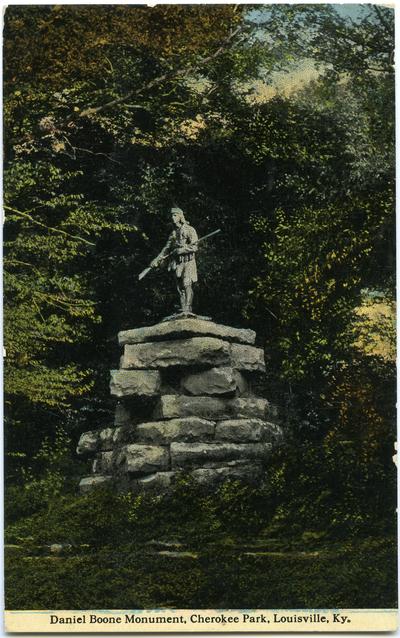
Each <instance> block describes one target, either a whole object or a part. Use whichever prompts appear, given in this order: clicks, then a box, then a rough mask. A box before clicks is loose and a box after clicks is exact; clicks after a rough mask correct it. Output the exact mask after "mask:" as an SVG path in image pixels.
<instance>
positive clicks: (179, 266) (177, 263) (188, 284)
mask: <svg viewBox="0 0 400 638" xmlns="http://www.w3.org/2000/svg"><path fill="white" fill-rule="evenodd" d="M171 216H172V223H173V224H174V226H175V229H174V230H173V231H172V233H171V234H170V236H169V238H168V241H167V243H166V244H165V246H164V248H163V249H162V251H161V252H160V254H159V255H157V257H156V258H155V259H153V261H152V262H151V267H152V268H155V267H157V266H158V265H159V264H160V262H161V260H162V259H163V257H164V256H165V255H169V254H170V253H172V254H171V256H170V257H169V258H168V270H172V271H173V272H174V275H175V280H176V286H177V289H178V293H179V300H180V304H181V312H183V313H185V314H189V313H191V312H192V305H193V284H194V283H196V282H197V266H196V258H195V253H196V252H197V240H198V237H197V233H196V231H195V229H194V228H193V226H190V224H189V223H188V222H187V221H186V219H185V216H184V214H183V211H182V210H181V209H180V208H171Z"/></svg>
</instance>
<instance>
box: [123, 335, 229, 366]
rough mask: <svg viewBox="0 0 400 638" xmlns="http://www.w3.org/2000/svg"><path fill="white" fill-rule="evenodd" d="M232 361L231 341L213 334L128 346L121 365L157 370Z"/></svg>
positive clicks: (219, 364) (224, 363)
mask: <svg viewBox="0 0 400 638" xmlns="http://www.w3.org/2000/svg"><path fill="white" fill-rule="evenodd" d="M229 362H230V344H229V343H227V342H226V341H222V340H221V339H215V338H213V337H193V338H191V339H180V340H177V341H163V342H156V343H138V344H135V345H129V344H128V345H126V346H125V350H124V355H123V356H122V357H121V368H124V369H128V370H129V369H136V370H141V369H150V370H151V369H154V368H169V367H171V366H174V367H175V366H184V367H186V366H199V367H200V366H223V365H229Z"/></svg>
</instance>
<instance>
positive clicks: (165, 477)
mask: <svg viewBox="0 0 400 638" xmlns="http://www.w3.org/2000/svg"><path fill="white" fill-rule="evenodd" d="M175 476H176V473H175V472H156V473H155V474H149V475H148V476H145V477H143V478H138V479H137V486H138V488H139V489H140V491H143V492H158V493H159V492H166V491H168V489H169V488H170V487H171V486H172V485H173V482H174V478H175Z"/></svg>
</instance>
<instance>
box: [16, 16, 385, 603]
mask: <svg viewBox="0 0 400 638" xmlns="http://www.w3.org/2000/svg"><path fill="white" fill-rule="evenodd" d="M393 13H394V12H393V10H392V9H389V8H386V7H383V6H376V5H364V6H361V5H359V6H358V8H357V10H355V9H354V7H353V9H352V12H351V11H350V10H348V11H347V12H346V10H345V9H343V8H342V9H338V8H337V7H336V6H335V5H265V6H262V5H256V6H254V7H252V6H250V5H157V6H156V7H153V8H147V7H144V6H118V5H110V6H106V5H103V6H90V5H79V6H69V5H54V6H50V5H42V6H16V5H15V6H11V7H8V9H7V11H6V14H5V31H4V127H5V163H4V209H5V255H4V286H5V308H4V316H5V347H6V358H5V412H6V416H5V436H6V486H7V499H6V500H7V503H6V523H7V530H6V538H7V539H8V542H9V543H11V544H14V545H18V546H20V547H21V548H22V551H24V552H27V553H28V554H29V552H32V551H34V550H33V548H34V547H36V548H37V547H38V546H41V544H43V543H50V544H51V543H52V542H55V543H56V542H58V543H72V544H73V545H74V546H78V545H79V546H80V545H84V544H85V543H88V544H89V545H91V546H94V547H97V548H99V547H100V549H99V551H102V552H104V551H106V549H107V547H106V549H104V537H106V536H107V535H108V534H109V533H111V532H112V535H113V538H114V541H113V542H117V541H118V542H119V543H120V544H121V546H124V547H125V545H124V543H125V544H126V543H127V542H128V541H129V542H134V540H132V539H139V538H140V539H141V540H143V539H146V538H152V536H151V534H155V533H158V534H159V537H163V536H165V535H167V536H168V534H169V535H171V534H173V530H175V532H176V529H177V527H178V526H179V527H180V529H182V530H183V531H185V529H186V532H185V534H186V536H188V535H190V534H192V533H193V530H194V529H196V530H198V534H195V535H194V536H193V538H194V540H195V541H196V543H197V545H196V546H197V547H203V545H204V544H205V545H206V546H207V543H208V542H209V541H210V539H211V538H219V539H222V541H223V539H225V540H226V536H227V535H228V536H232V538H234V539H236V540H237V538H240V539H242V538H243V537H246V538H247V537H252V538H256V537H257V535H258V534H260V533H262V534H263V535H264V537H265V538H268V539H272V540H271V541H270V542H271V543H272V544H273V543H274V542H276V537H277V536H278V537H280V538H281V537H285V538H287V539H291V540H287V541H285V542H287V543H288V547H292V545H293V544H294V545H293V547H294V548H298V547H299V546H300V545H299V543H300V544H301V546H302V547H304V546H309V545H310V543H311V545H312V543H315V544H316V545H317V546H318V543H322V542H324V543H325V542H331V543H333V545H332V547H334V548H335V547H336V545H335V543H339V542H346V543H350V546H351V543H353V542H354V543H359V542H360V543H361V545H360V546H359V547H361V549H360V551H362V548H364V549H365V555H363V556H364V559H363V560H369V558H370V551H369V548H370V547H376V548H379V551H378V550H377V554H376V555H377V556H378V555H380V554H379V552H383V553H384V548H390V547H391V545H390V542H389V541H388V539H390V538H391V537H392V535H393V534H394V513H395V485H396V484H395V466H394V464H393V462H392V456H393V454H394V440H395V398H394V388H395V360H394V328H393V322H394V320H393V313H394V300H395V282H394V258H395V246H394V167H395V162H394V67H393V46H394V44H393V39H394V35H393V29H394V26H393V22H394V16H393ZM309 68H312V73H310V74H309V73H308V70H307V69H309ZM282 78H283V79H285V78H286V86H285V88H284V89H282V90H279V89H278V88H277V86H278V84H279V82H282ZM172 205H174V206H180V207H181V208H182V209H183V210H184V211H185V213H186V214H187V217H188V219H189V220H190V223H192V224H193V225H194V226H195V228H196V229H197V230H198V233H199V235H203V234H206V233H207V232H210V231H212V230H214V229H216V228H221V229H222V231H223V232H222V233H221V234H220V235H219V236H218V239H215V241H213V242H210V243H208V244H207V245H206V246H204V248H202V250H201V252H200V253H199V255H200V256H199V260H198V262H199V278H200V283H199V285H198V288H197V291H196V298H195V311H196V312H198V313H199V314H207V315H210V316H211V317H212V318H213V319H214V320H215V321H218V322H221V323H226V324H229V325H233V326H247V327H250V328H253V329H255V330H256V331H257V334H258V338H259V342H260V345H262V346H264V347H265V352H266V356H267V361H268V365H267V375H266V379H265V383H264V388H263V390H264V392H265V395H266V396H268V397H269V398H271V399H272V400H273V402H274V403H276V404H277V405H278V407H279V410H280V413H281V415H282V418H283V420H284V423H285V424H286V425H285V435H286V445H285V446H284V447H282V448H281V449H280V450H279V451H277V452H276V454H275V457H274V459H273V461H272V463H271V467H270V469H269V470H268V473H267V476H266V479H265V483H264V484H263V485H262V486H260V489H259V490H256V491H251V490H249V489H247V490H246V489H244V488H243V486H240V485H236V486H235V485H233V486H232V485H229V484H228V485H227V486H225V487H224V488H223V489H221V490H220V492H219V493H218V494H217V495H215V496H214V501H213V500H212V498H211V497H209V496H207V495H204V494H201V493H199V491H198V488H196V487H195V486H193V485H191V484H190V483H188V482H187V481H186V480H185V478H184V477H183V478H182V485H181V486H180V488H179V489H178V492H177V494H176V495H173V496H171V497H170V498H172V499H175V501H174V503H175V505H174V511H175V512H176V517H177V518H176V519H172V520H171V515H170V514H167V512H170V506H169V505H168V504H164V505H160V504H159V503H158V504H157V505H155V504H154V503H152V501H151V499H150V500H146V499H143V498H141V497H138V498H137V499H135V498H134V497H133V496H131V497H129V495H128V496H126V495H125V496H124V497H118V496H115V495H113V496H111V495H108V496H107V495H106V496H104V495H101V494H100V495H97V496H96V495H95V496H92V497H89V496H85V497H79V496H78V495H77V484H78V481H79V477H80V476H81V475H82V474H84V473H85V472H86V471H87V468H86V467H85V464H84V463H83V462H82V461H79V460H78V459H77V457H76V454H75V448H76V444H77V440H78V438H79V435H80V433H81V432H83V431H85V430H89V429H94V428H98V427H103V426H104V427H107V426H108V425H109V424H110V422H111V421H112V415H113V402H112V401H111V399H110V397H109V389H108V382H109V369H110V368H112V367H114V366H115V365H116V363H117V361H118V356H119V352H118V348H117V342H116V334H117V332H118V331H119V330H123V329H128V328H132V327H136V326H141V325H148V324H151V323H155V322H157V321H158V320H160V318H161V317H163V316H165V314H167V312H166V308H168V309H169V310H171V311H172V309H173V306H174V303H175V291H174V287H173V284H172V282H171V281H170V279H169V277H168V274H167V273H165V272H164V271H159V272H157V273H154V274H153V273H152V274H150V275H149V276H148V278H147V279H146V280H145V282H139V281H138V279H137V275H138V273H139V272H140V271H141V270H143V268H145V267H146V266H147V265H148V264H149V262H150V261H151V259H152V258H153V257H154V256H155V255H156V254H157V253H158V251H159V249H160V248H161V247H162V245H163V243H164V242H165V238H166V237H167V235H168V233H169V228H170V226H169V224H170V218H169V209H170V207H171V206H172ZM102 499H103V500H102ZM210 499H211V500H210ZM105 503H107V504H108V507H111V509H112V512H113V514H112V515H111V514H110V513H107V514H105V513H104V512H105V510H107V507H106V505H105ZM110 504H112V505H110ZM160 507H161V509H162V508H164V509H162V512H163V516H164V519H163V520H164V522H165V524H164V527H163V526H162V525H161V526H160V523H159V521H158V523H157V526H158V527H156V531H154V529H153V524H154V517H155V511H156V509H155V508H160ZM152 508H153V509H152ZM238 512H240V515H239V514H238ZM188 513H189V514H188ZM100 520H101V521H102V523H101V524H100V523H99V521H100ZM146 525H147V527H146ZM185 525H186V528H185ZM89 529H90V530H91V532H90V534H89V536H90V538H89V537H88V533H89V532H88V530H89ZM93 530H94V531H93ZM124 530H125V531H124ZM128 532H129V533H128ZM304 534H305V535H306V536H304ZM307 534H308V536H307ZM71 539H72V540H71ZM101 539H103V540H101ZM118 539H119V540H118ZM273 539H275V540H273ZM296 539H297V540H296ZM301 539H302V540H301ZM343 539H344V540H343ZM357 539H358V540H357ZM359 539H362V541H361V540H359ZM222 541H221V542H222ZM135 542H136V541H135ZM138 542H139V541H138ZM193 542H194V541H193ZM307 543H308V545H307ZM368 543H370V544H368ZM374 543H375V545H374ZM291 544H292V545H291ZM341 547H342V546H341ZM342 549H343V547H342ZM347 549H348V548H347ZM35 551H36V550H35ZM121 551H122V550H121ZM124 551H128V550H126V549H125V550H124ZM207 551H209V550H208V549H207ZM219 551H220V550H219ZM338 551H339V550H338ZM340 551H342V550H340ZM346 551H347V550H346ZM388 551H389V549H388ZM207 556H208V555H207ZM385 556H386V555H385ZM74 560H80V558H79V557H78V558H76V557H75V558H74ZM82 560H86V559H85V558H83V559H82ZM99 560H100V559H99ZM105 560H106V559H105ZM207 560H208V559H207ZM224 560H225V561H226V563H224V561H222V562H221V564H222V565H224V569H225V568H226V570H227V573H230V572H229V570H230V565H231V563H230V562H229V560H228V558H226V557H225V558H224ZM352 560H353V559H352ZM354 560H355V559H354ZM360 560H361V559H360ZM349 561H350V559H349ZM385 561H386V562H385ZM11 562H12V561H11ZM17 563H18V561H17ZM350 563H351V561H350V562H349V563H348V564H350ZM95 564H96V565H97V563H95ZM95 564H93V565H91V566H90V569H89V568H88V570H89V573H94V571H95V569H96V567H95ZM210 564H211V563H210ZM355 564H357V565H358V568H359V561H358V560H355ZM361 564H362V560H361ZM206 565H207V566H206V567H205V569H206V571H207V569H208V568H209V564H208V563H207V561H206ZM386 565H387V556H386V557H384V558H382V559H380V560H379V565H378V563H377V566H376V569H375V571H374V573H375V574H376V579H377V581H376V582H377V583H378V582H379V583H386V584H385V585H382V588H381V589H380V587H379V586H378V585H377V588H376V591H377V598H376V599H374V600H371V601H370V602H369V603H368V604H369V605H370V606H371V607H372V606H375V607H379V606H390V605H392V606H394V603H393V596H394V594H393V590H394V582H392V585H393V587H392V589H390V585H387V580H388V571H387V570H388V568H387V567H386ZM358 568H357V569H358ZM13 569H14V568H11V571H10V577H9V578H10V580H9V582H10V586H9V589H10V592H11V593H10V599H9V603H8V607H9V608H13V607H14V608H18V606H20V607H24V606H25V608H31V609H32V608H39V607H41V606H44V607H46V606H47V607H48V608H50V607H52V606H53V607H54V604H55V603H54V602H51V601H52V600H53V599H52V596H53V590H52V589H51V587H50V586H48V587H50V589H48V590H46V592H45V593H43V597H42V598H41V597H40V595H39V596H38V598H36V599H35V600H34V601H32V600H31V599H30V598H29V596H30V592H29V591H25V593H24V590H23V588H22V589H21V586H20V585H19V584H18V583H20V578H21V577H22V576H21V574H22V572H23V573H24V574H25V575H26V571H25V572H24V570H22V572H21V571H20V566H19V565H18V564H17V566H16V568H15V570H14V571H13ZM29 569H31V570H33V571H32V573H30V576H29V578H31V579H33V580H32V582H33V583H37V582H42V580H41V579H43V582H44V580H45V579H46V578H47V575H46V568H45V567H41V568H40V569H42V570H44V571H43V574H42V576H40V573H42V572H40V573H39V572H36V571H35V568H34V567H32V566H30V567H29ZM62 569H64V567H63V568H61V572H60V576H59V577H60V579H61V580H62V579H63V573H64V572H63V571H62ZM65 569H67V568H65ZM68 569H69V568H68ZM74 569H77V570H78V571H79V569H78V568H77V567H76V568H74ZM154 569H155V572H156V568H154ZM243 569H244V567H243ZM321 569H326V568H325V567H321ZM276 572H277V575H276V578H277V579H279V568H278V569H277V570H276ZM171 573H172V572H171ZM321 573H322V572H321ZM354 573H355V572H354ZM11 574H12V575H11ZM72 574H75V572H74V571H72ZM207 574H208V576H207V578H209V579H211V575H210V573H209V572H207ZM352 574H353V572H352ZM314 576H315V575H314ZM353 577H354V578H355V579H356V580H357V579H359V581H360V582H361V581H363V580H365V576H364V575H363V572H362V570H361V571H360V570H359V571H358V572H357V576H354V574H353ZM29 578H28V580H29ZM70 578H72V579H73V578H77V575H75V576H71V575H70ZM214 578H215V579H217V580H218V577H217V575H215V574H214ZM298 578H299V579H300V578H301V576H300V575H299V576H298ZM315 578H316V581H315V582H317V581H318V578H317V577H316V576H315ZM101 580H103V579H101ZM171 580H172V581H173V583H175V585H174V584H171V585H170V587H171V588H172V589H171V590H168V591H169V593H168V595H167V594H165V593H163V594H162V595H161V594H160V596H159V597H158V598H157V595H156V593H154V592H153V593H150V590H149V592H148V593H146V595H143V597H142V598H140V596H139V602H138V604H139V605H140V604H143V605H155V606H156V605H158V604H159V605H162V604H170V605H171V606H175V605H178V604H179V605H181V606H185V604H186V603H187V604H189V605H193V606H196V605H199V606H200V605H204V606H211V605H215V606H218V605H220V606H232V605H235V604H237V605H239V606H243V604H241V605H240V604H239V602H240V600H243V599H242V598H240V600H238V601H237V602H235V601H236V599H235V598H234V596H236V594H235V595H233V594H232V596H233V597H232V598H229V591H232V592H233V591H234V590H235V588H236V590H237V586H236V585H235V584H234V581H235V579H234V578H233V579H231V580H232V582H231V580H230V578H229V577H227V582H231V589H229V587H228V593H227V594H226V597H225V598H224V599H223V600H222V599H221V598H218V595H219V594H218V590H216V589H215V588H214V589H212V588H211V593H210V598H209V599H207V597H206V596H205V594H204V592H203V594H202V595H198V591H199V590H198V589H196V587H195V585H193V586H194V587H195V589H196V592H197V594H193V597H192V598H191V599H190V600H189V598H186V599H185V598H184V594H183V592H182V591H180V589H179V588H180V587H181V586H182V585H181V584H179V583H178V580H179V578H178V576H177V578H176V579H175V580H174V578H172V577H171ZM389 580H390V579H389ZM67 581H68V579H67ZM393 581H394V577H393ZM51 582H53V581H51ZM68 582H69V581H68ZM71 582H72V581H71ZM194 582H197V581H196V580H195V581H194ZM296 582H297V581H296ZM357 582H358V581H357ZM221 583H222V580H221ZM175 586H176V588H177V589H176V592H178V590H179V593H176V592H175V593H176V595H175V594H174V593H173V592H174V591H175V590H174V587H175ZM199 586H200V585H199ZM361 586H364V585H360V587H361ZM71 587H72V586H71ZM201 587H204V583H203V584H202V585H201ZM221 587H222V585H221ZM249 587H250V585H249ZM254 587H255V590H256V585H254ZM29 588H30V591H32V590H33V589H34V586H33V584H32V583H31V585H30V586H29ZM72 588H73V587H72ZM39 589H40V588H39ZM122 589H123V587H122V588H121V590H122ZM189 590H190V588H189ZM21 591H22V593H21ZM65 591H66V592H68V590H67V589H66V590H65ZM119 591H120V590H119V589H118V587H117V589H116V592H117V593H115V592H114V593H113V594H112V595H111V594H110V597H109V598H107V595H106V593H105V592H104V591H103V590H101V592H100V591H99V592H97V594H96V596H97V600H96V599H93V601H92V602H90V601H86V599H85V603H84V604H85V605H86V606H87V607H93V608H95V607H99V606H100V605H103V607H107V606H110V605H111V602H110V601H112V602H113V604H114V606H115V607H124V606H125V607H127V608H128V607H129V608H133V605H134V604H135V603H134V602H132V603H130V602H129V601H125V599H124V600H123V599H122V598H119V597H118V596H119V593H118V592H119ZM146 591H147V590H146ZM249 591H250V590H249ZM300 591H302V590H301V587H300ZM171 592H172V593H171ZM35 595H36V594H35ZM121 595H122V593H121ZM124 595H125V594H124ZM164 595H165V596H166V597H164V598H163V596H164ZM188 595H189V594H188ZM190 595H191V594H190ZM46 596H47V597H46ZM65 596H66V598H65V597H64V598H62V596H61V599H60V600H59V601H58V604H59V607H60V608H68V605H67V603H66V601H69V602H68V604H70V605H71V608H79V602H80V599H79V598H78V599H77V598H73V597H71V598H68V593H65ZM174 596H175V598H174ZM182 596H183V598H182ZM196 596H197V598H196ZM213 596H214V597H213ZM318 596H319V594H318ZM329 596H331V597H329ZM351 596H352V594H351V588H349V594H348V597H347V598H346V597H345V599H344V600H345V602H343V601H342V600H340V601H336V600H335V598H334V595H333V594H329V595H328V594H327V598H325V599H324V598H323V595H322V597H321V598H313V594H312V592H311V593H310V592H308V594H307V596H305V598H304V599H302V600H299V599H296V600H294V599H290V598H289V599H287V600H286V599H285V603H283V602H282V605H283V604H285V605H286V606H287V607H293V606H298V607H302V606H306V605H309V606H314V607H315V606H318V604H320V605H321V606H324V605H326V606H335V605H336V606H339V605H341V604H342V605H343V606H346V605H347V606H348V607H356V606H362V601H358V602H355V601H354V600H353V599H352V598H351ZM97 601H98V602H97ZM188 601H189V602H188ZM318 601H319V602H318ZM248 604H249V605H250V606H251V605H258V606H260V607H263V606H265V605H267V604H268V600H262V599H261V598H257V597H256V598H251V596H250V595H249V600H248ZM271 604H274V605H275V606H279V603H276V602H275V603H272V602H271Z"/></svg>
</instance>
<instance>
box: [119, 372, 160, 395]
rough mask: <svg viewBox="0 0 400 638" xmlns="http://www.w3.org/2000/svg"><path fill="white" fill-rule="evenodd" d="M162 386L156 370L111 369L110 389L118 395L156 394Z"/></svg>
mask: <svg viewBox="0 0 400 638" xmlns="http://www.w3.org/2000/svg"><path fill="white" fill-rule="evenodd" d="M160 387H161V375H160V373H159V372H157V371H156V370H111V382H110V391H111V394H112V395H114V396H116V397H127V396H147V397H149V396H156V395H157V394H159V393H160Z"/></svg>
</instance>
